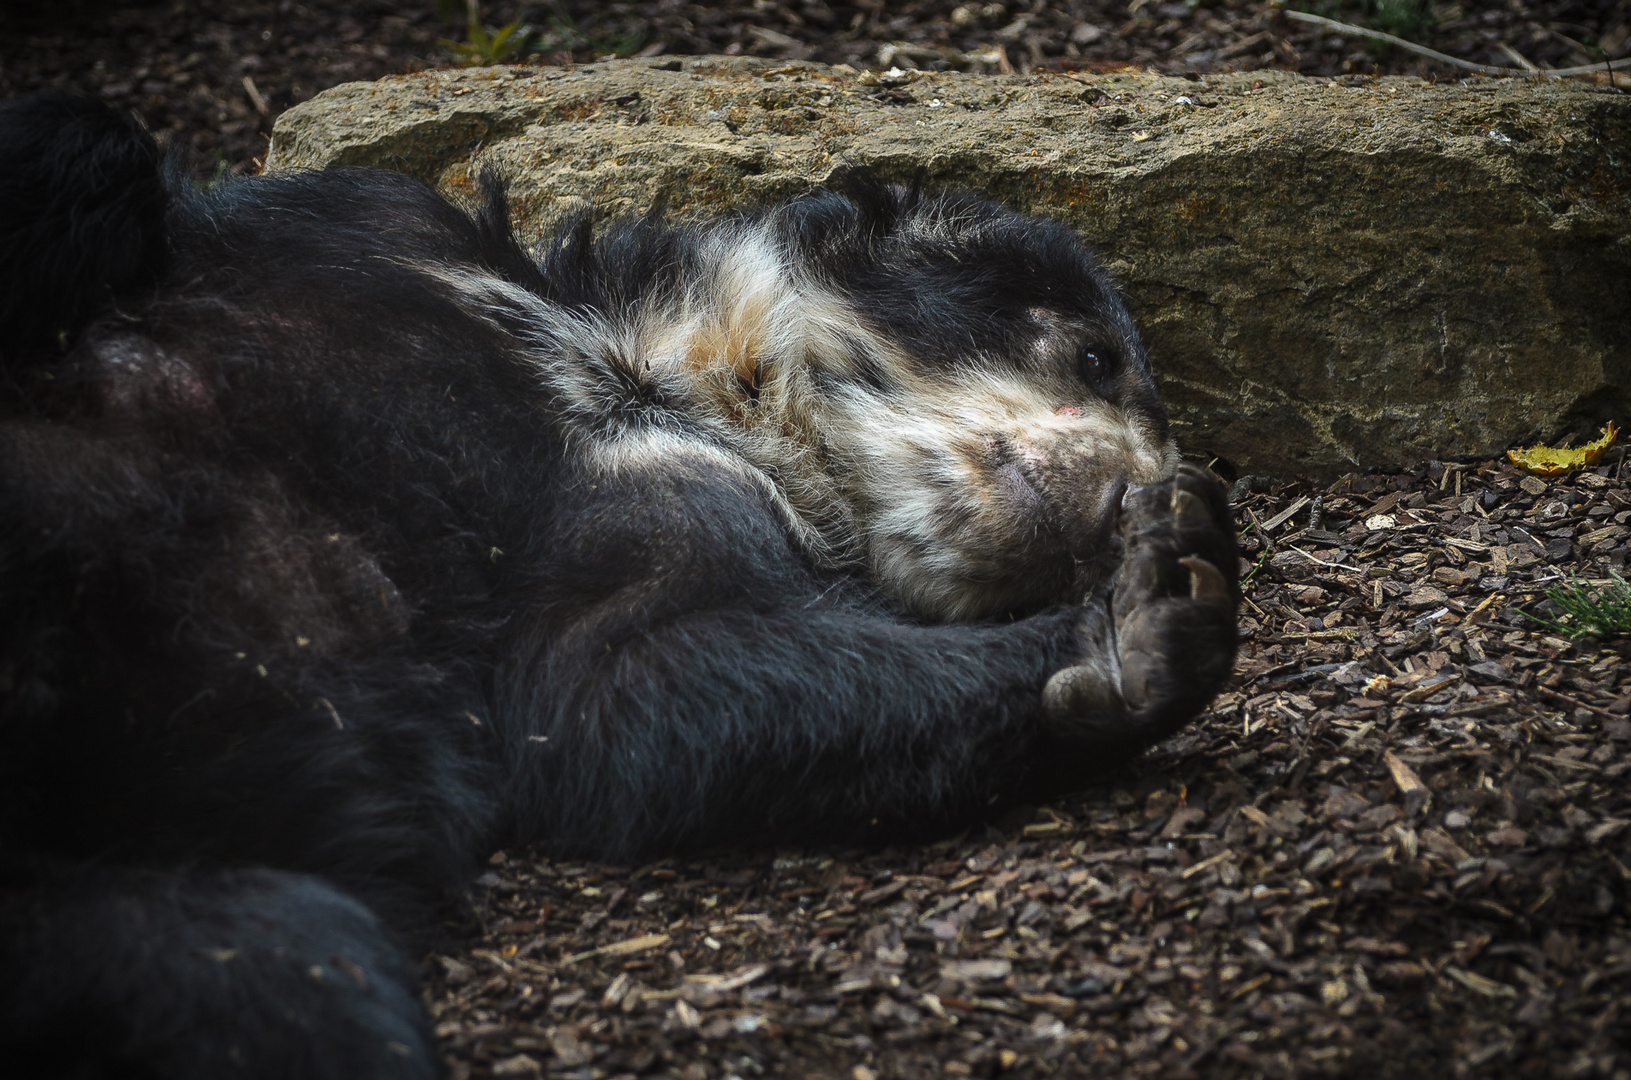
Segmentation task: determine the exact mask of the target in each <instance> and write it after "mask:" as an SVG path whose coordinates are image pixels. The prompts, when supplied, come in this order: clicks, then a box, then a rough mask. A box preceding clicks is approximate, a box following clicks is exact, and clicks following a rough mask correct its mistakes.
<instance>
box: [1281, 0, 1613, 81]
mask: <svg viewBox="0 0 1631 1080" xmlns="http://www.w3.org/2000/svg"><path fill="white" fill-rule="evenodd" d="M1280 14H1282V15H1284V16H1285V17H1286V18H1288V19H1291V20H1292V21H1294V22H1301V23H1309V24H1311V25H1313V26H1318V27H1321V28H1322V29H1325V30H1330V31H1332V32H1333V33H1337V34H1346V35H1348V36H1349V37H1362V38H1371V39H1373V40H1376V41H1385V42H1387V43H1388V44H1389V45H1396V46H1398V47H1399V48H1401V49H1403V50H1405V51H1406V52H1413V53H1415V54H1416V55H1417V56H1425V57H1427V58H1428V59H1429V60H1437V61H1438V62H1439V63H1441V64H1449V65H1450V66H1451V67H1457V68H1461V69H1462V70H1463V71H1476V72H1478V73H1479V74H1480V75H1520V76H1536V77H1545V78H1549V79H1560V78H1564V77H1567V76H1570V75H1595V74H1597V73H1598V72H1600V71H1602V70H1603V65H1602V64H1582V65H1581V66H1579V67H1566V68H1549V69H1545V70H1539V71H1525V70H1524V69H1523V68H1509V67H1495V66H1493V65H1490V64H1475V63H1473V62H1472V61H1470V60H1460V59H1457V58H1456V57H1454V56H1448V55H1446V54H1444V53H1441V52H1439V51H1438V50H1436V49H1429V48H1428V47H1427V46H1425V45H1417V44H1416V43H1415V42H1413V41H1406V40H1405V39H1404V38H1402V37H1394V36H1393V35H1392V34H1384V33H1383V32H1382V31H1380V30H1371V29H1369V28H1368V27H1364V26H1355V25H1353V24H1352V23H1345V22H1337V21H1336V20H1335V19H1327V18H1326V17H1325V16H1323V15H1310V14H1309V13H1308V12H1306V11H1281V12H1280ZM1611 77H1612V76H1611Z"/></svg>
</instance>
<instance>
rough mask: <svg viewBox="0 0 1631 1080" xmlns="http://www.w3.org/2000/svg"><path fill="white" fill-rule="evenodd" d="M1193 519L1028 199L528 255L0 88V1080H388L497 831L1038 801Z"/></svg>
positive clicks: (1213, 507) (1229, 592) (1199, 701)
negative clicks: (427, 979) (177, 157)
mask: <svg viewBox="0 0 1631 1080" xmlns="http://www.w3.org/2000/svg"><path fill="white" fill-rule="evenodd" d="M1236 566H1237V554H1236V548H1235V543H1234V534H1233V530H1232V527H1231V523H1230V515H1229V510H1228V507H1227V504H1226V500H1225V497H1224V495H1223V493H1222V490H1221V489H1220V487H1219V485H1218V484H1217V482H1216V481H1215V480H1214V479H1213V478H1212V477H1210V475H1209V474H1206V473H1205V472H1204V471H1202V470H1200V469H1197V468H1195V467H1193V466H1190V465H1186V464H1183V463H1181V462H1180V460H1179V458H1178V455H1177V453H1176V451H1175V449H1174V446H1173V443H1172V440H1171V437H1170V435H1169V432H1168V428H1167V423H1166V419H1165V416H1164V413H1163V411H1162V407H1161V405H1160V403H1159V401H1158V400H1157V397H1156V393H1155V388H1154V383H1153V381H1152V379H1151V376H1150V370H1149V364H1148V361H1147V358H1146V354H1145V351H1144V348H1143V346H1142V345H1141V344H1140V342H1139V337H1138V334H1137V331H1136V330H1135V328H1134V325H1133V323H1132V321H1131V319H1130V318H1129V316H1128V313H1127V310H1126V308H1125V306H1124V305H1123V303H1122V300H1121V299H1120V298H1119V296H1118V294H1117V292H1116V290H1115V288H1114V286H1113V285H1112V283H1111V281H1110V280H1109V278H1108V277H1107V275H1106V274H1105V272H1104V270H1102V269H1101V268H1100V267H1099V266H1098V265H1097V263H1096V262H1095V261H1094V260H1093V258H1092V257H1091V256H1090V255H1089V253H1088V252H1087V251H1086V250H1085V249H1084V247H1083V246H1082V245H1081V244H1080V243H1079V242H1078V241H1077V240H1076V238H1075V237H1074V236H1072V235H1071V233H1070V232H1069V231H1067V230H1066V229H1065V228H1063V227H1062V226H1060V225H1058V224H1054V223H1051V222H1049V221H1046V220H1042V219H1039V218H1036V217H1030V216H1025V215H1022V214H1018V213H1015V212H1012V211H1010V210H1007V209H1004V208H1002V207H999V206H996V205H993V204H992V203H990V202H986V201H982V200H980V199H978V198H975V197H971V196H968V195H960V194H943V195H931V194H924V193H922V192H921V191H918V190H912V189H906V188H901V187H895V186H890V185H887V184H884V183H882V182H879V181H876V180H870V179H868V178H866V177H864V176H859V177H855V178H852V179H851V181H849V182H848V183H847V184H845V185H841V189H829V190H820V191H816V192H813V193H811V194H809V195H807V196H805V197H802V198H798V199H795V200H793V201H791V202H787V203H784V204H781V205H776V206H771V207H768V208H764V209H759V210H755V211H752V212H747V213H741V214H737V215H734V216H729V217H724V218H721V219H718V220H712V221H706V222H699V223H689V224H674V223H669V222H667V221H665V220H663V219H662V216H661V215H660V214H651V215H647V216H646V217H645V218H643V219H639V220H633V221H629V222H625V223H622V224H614V225H612V226H609V227H606V228H603V229H598V230H597V229H595V228H592V227H591V223H590V221H589V219H588V218H586V217H585V218H579V219H577V220H575V221H570V222H567V223H566V224H564V225H563V226H561V227H560V228H559V229H558V230H557V231H555V232H554V233H553V235H552V236H551V237H550V238H549V239H547V240H546V241H545V242H544V243H543V245H542V246H541V247H540V248H539V249H537V250H536V251H533V252H530V253H529V252H527V251H524V250H523V248H522V247H521V246H520V245H519V244H518V242H517V240H516V239H515V237H514V236H513V234H512V231H511V227H510V224H509V221H508V216H507V211H506V206H505V201H504V197H503V194H502V191H501V189H500V187H499V186H498V185H497V184H496V183H491V182H489V183H487V184H486V185H485V195H484V196H483V199H482V202H481V205H480V207H479V208H478V209H476V210H474V211H466V210H464V209H460V208H458V207H455V206H453V205H451V204H449V203H448V202H446V201H444V200H443V199H442V198H440V197H439V196H437V195H436V194H435V193H433V192H432V191H430V190H429V189H427V188H426V187H424V186H423V185H422V184H420V183H418V182H416V181H414V180H411V179H408V178H405V177H403V176H400V175H395V174H392V173H388V172H377V171H346V170H341V171H334V172H321V173H315V172H314V173H292V174H287V175H281V176H269V177H260V178H254V179H247V180H243V181H238V182H229V183H225V184H222V185H219V186H217V187H214V188H211V189H210V190H208V191H198V190H195V189H194V188H193V187H192V186H191V185H190V184H189V183H187V182H186V181H185V179H184V178H182V177H181V176H180V174H179V172H178V171H176V170H173V169H168V168H167V167H166V165H165V164H164V161H163V159H162V155H161V154H160V153H159V151H158V149H157V148H156V146H155V144H154V142H153V141H152V140H151V139H150V138H149V137H148V136H147V135H146V134H144V133H143V132H142V131H140V130H139V129H138V128H136V127H134V126H132V125H131V124H129V123H127V122H126V121H125V120H124V119H123V118H122V117H120V116H118V115H116V114H114V113H113V112H111V111H110V110H108V109H107V108H105V107H104V106H101V105H99V104H96V103H94V102H91V101H89V100H85V99H78V98H72V97H62V96H56V97H35V98H30V99H23V100H19V101H16V102H13V103H11V104H9V105H7V106H5V107H3V109H0V1072H4V1073H5V1074H6V1075H10V1076H22V1075H30V1076H47V1075H49V1076H72V1077H113V1076H118V1077H188V1078H191V1077H212V1078H219V1077H290V1076H301V1077H308V1078H328V1077H334V1078H342V1077H343V1078H346V1080H359V1078H368V1077H387V1076H390V1077H430V1076H436V1075H439V1074H440V1072H441V1066H440V1063H439V1057H438V1053H437V1050H436V1046H435V1042H434V1039H433V1037H432V1035H431V1033H430V1031H429V1029H428V1027H427V1023H426V1019H425V1015H424V1011H423V1009H422V1007H421V1005H420V1003H419V1001H418V999H417V985H416V973H415V971H414V964H413V963H412V960H411V958H412V956H413V952H412V949H413V948H414V947H415V943H416V941H421V940H422V939H421V938H418V937H416V934H417V933H418V932H419V931H420V930H421V929H422V928H423V927H424V926H425V925H426V924H427V920H428V919H429V918H430V916H431V914H432V913H433V912H435V911H436V910H437V908H438V905H439V904H442V903H443V902H444V901H445V900H446V898H447V897H449V896H454V895H457V894H458V892H459V890H460V888H461V887H462V885H463V883H464V882H466V881H467V880H468V875H469V874H470V872H471V870H472V867H474V866H475V865H477V864H479V862H480V860H481V857H482V856H483V855H484V854H485V853H486V852H488V851H490V850H491V849H492V848H493V847H494V846H496V845H498V844H500V843H504V844H531V845H536V846H537V847H538V848H539V849H541V850H543V851H546V852H549V853H552V854H555V855H572V856H589V857H596V858H601V859H608V860H623V859H632V858H636V857H640V856H643V855H646V854H650V853H654V852H663V851H671V850H676V849H680V848H687V847H689V848H695V847H697V846H699V845H714V844H727V843H729V844H753V843H761V842H769V841H775V842H817V841H823V840H831V839H835V838H840V839H848V840H864V839H867V838H871V837H883V836H898V835H902V833H903V832H904V831H907V830H909V829H911V828H913V827H921V825H922V824H923V823H932V824H934V825H936V826H938V827H946V826H947V825H949V824H950V823H953V822H956V821H958V820H960V819H963V820H966V819H968V818H969V817H970V815H975V814H978V813H980V812H981V811H982V810H984V809H986V808H987V807H989V806H990V805H991V804H992V803H993V802H994V801H997V800H1000V799H1002V798H1005V797H1018V796H1023V797H1026V798H1033V799H1034V798H1038V797H1043V796H1046V795H1047V794H1049V793H1051V792H1059V791H1062V790H1066V789H1068V787H1069V786H1070V785H1071V784H1073V783H1079V782H1081V781H1082V780H1083V779H1084V778H1085V777H1087V776H1088V775H1089V773H1090V772H1092V771H1094V770H1097V769H1102V768H1104V767H1105V766H1106V765H1107V764H1108V763H1112V762H1114V761H1116V760H1120V759H1124V758H1125V757H1126V756H1128V755H1129V754H1131V753H1133V752H1136V751H1137V750H1138V749H1139V748H1141V747H1143V746H1145V745H1147V744H1149V743H1151V742H1153V741H1154V740H1157V739H1160V738H1162V737H1164V736H1166V735H1167V734H1169V733H1171V732H1173V731H1174V730H1176V729H1177V728H1178V727H1179V726H1181V725H1182V724H1184V723H1185V722H1187V721H1188V720H1190V719H1191V718H1192V717H1194V716H1195V715H1196V714H1197V713H1198V712H1199V711H1200V710H1201V709H1202V708H1204V707H1205V705H1206V703H1207V702H1208V701H1209V700H1210V699H1211V697H1212V696H1213V694H1214V693H1215V691H1216V690H1217V688H1218V687H1219V685H1220V684H1221V683H1222V681H1223V680H1224V679H1225V677H1226V676H1227V674H1228V672H1229V670H1230V666H1231V663H1232V659H1233V656H1234V650H1235V609H1236V604H1237V601H1238V596H1239V589H1238V585H1237V583H1236Z"/></svg>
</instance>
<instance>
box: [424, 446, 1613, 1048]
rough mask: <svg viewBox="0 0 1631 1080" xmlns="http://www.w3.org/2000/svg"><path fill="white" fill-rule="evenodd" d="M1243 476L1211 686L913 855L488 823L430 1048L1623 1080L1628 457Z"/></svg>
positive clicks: (439, 960)
mask: <svg viewBox="0 0 1631 1080" xmlns="http://www.w3.org/2000/svg"><path fill="white" fill-rule="evenodd" d="M1619 454H1620V452H1619V451H1614V452H1611V455H1610V459H1609V462H1608V464H1607V465H1605V466H1603V467H1599V468H1597V469H1595V470H1594V471H1589V472H1583V473H1579V474H1576V475H1575V476H1573V477H1572V478H1570V479H1568V480H1566V481H1547V480H1542V479H1540V478H1537V477H1533V476H1529V475H1526V474H1523V473H1520V472H1518V471H1517V470H1515V469H1514V468H1512V467H1511V466H1510V465H1507V464H1505V463H1482V464H1451V465H1441V464H1438V463H1433V464H1430V465H1428V466H1426V467H1424V468H1422V469H1420V470H1417V471H1416V472H1414V473H1410V474H1405V475H1398V476H1350V477H1346V478H1344V479H1343V480H1342V481H1340V482H1338V483H1337V484H1335V485H1333V486H1330V487H1315V486H1310V485H1308V484H1306V483H1293V484H1269V483H1267V482H1265V481H1261V480H1255V479H1253V478H1245V479H1242V480H1241V481H1239V482H1238V483H1237V484H1236V494H1237V500H1238V501H1237V512H1238V514H1239V515H1240V518H1241V520H1242V523H1243V524H1244V526H1245V530H1244V541H1243V551H1244V554H1245V558H1244V559H1243V562H1242V566H1243V569H1244V570H1245V571H1246V572H1250V573H1251V578H1250V580H1249V582H1248V584H1247V593H1246V595H1247V598H1248V602H1247V605H1246V607H1245V608H1244V610H1243V615H1244V618H1243V620H1242V631H1243V637H1244V642H1243V648H1242V655H1241V659H1240V664H1239V668H1238V673H1237V675H1238V678H1237V680H1236V683H1235V684H1234V685H1233V686H1231V687H1230V688H1229V689H1228V690H1227V691H1226V692H1225V693H1224V694H1223V695H1222V696H1221V697H1220V698H1219V699H1218V701H1217V703H1216V705H1215V706H1214V708H1213V709H1212V710H1211V711H1210V712H1209V713H1208V714H1207V715H1206V716H1205V717H1204V718H1203V719H1202V720H1201V721H1199V722H1198V723H1196V724H1195V725H1194V726H1193V727H1192V728H1191V729H1189V730H1187V731H1186V732H1184V733H1182V734H1181V735H1179V736H1178V737H1176V738H1174V739H1173V740H1171V741H1169V742H1168V743H1166V744H1164V745H1163V746H1161V747H1158V748H1157V749H1156V750H1155V751H1153V752H1152V753H1151V754H1149V755H1148V756H1147V757H1146V758H1145V759H1144V760H1143V761H1141V762H1140V763H1139V764H1138V765H1137V766H1136V767H1135V768H1134V769H1131V770H1129V771H1128V773H1127V775H1125V776H1124V777H1123V778H1120V779H1119V780H1118V781H1117V782H1113V783H1107V784H1102V785H1100V786H1097V787H1094V788H1092V789H1089V790H1087V791H1085V792H1083V793H1081V794H1080V795H1077V796H1074V797H1070V798H1065V799H1062V800H1059V801H1056V802H1054V803H1052V804H1049V805H1046V806H1043V807H1040V808H1036V809H1027V810H1024V811H1021V812H1019V813H1018V814H1011V815H1009V816H1008V817H1007V818H1005V819H1003V820H1002V821H1001V822H999V823H996V824H993V825H988V826H982V827H981V828H980V829H978V830H974V831H971V832H969V833H965V834H964V835H961V836H959V837H956V838H954V839H950V840H947V841H945V842H942V843H939V844H935V845H931V846H927V847H894V848H886V849H882V850H813V851H783V852H775V853H741V854H724V855H719V856H716V857H709V858H698V859H693V860H685V861H664V862H660V863H657V864H654V865H650V866H639V867H627V866H602V865H593V864H584V863H570V864H568V863H560V862H551V861H548V860H545V859H540V858H537V857H535V856H533V855H529V854H526V853H520V852H514V853H510V854H508V855H506V854H504V853H500V854H498V855H495V856H494V857H493V861H492V865H491V867H490V869H489V872H487V873H486V874H484V875H483V876H482V878H481V879H480V881H479V882H478V887H477V890H476V896H475V897H474V905H475V910H476V914H477V920H478V921H479V923H480V927H481V929H480V931H479V933H477V934H476V935H475V936H474V937H473V938H469V939H467V940H466V941H465V942H464V943H463V944H462V946H461V947H460V948H458V949H456V950H453V951H446V952H443V953H440V954H438V955H434V956H432V957H430V958H429V959H428V960H427V961H426V971H427V976H428V978H429V980H430V985H431V991H430V995H431V1002H432V1008H433V1009H434V1012H435V1016H436V1018H437V1022H438V1025H439V1027H438V1030H439V1033H440V1034H441V1035H442V1037H443V1038H444V1039H445V1046H446V1050H447V1054H448V1058H449V1061H450V1063H451V1067H452V1069H453V1072H454V1075H455V1076H456V1077H461V1078H462V1077H467V1076H489V1075H491V1076H534V1075H551V1076H557V1075H570V1076H579V1077H586V1078H595V1077H623V1076H665V1077H666V1076H674V1077H681V1078H684V1080H702V1078H705V1077H712V1078H721V1077H732V1076H735V1077H740V1078H752V1077H757V1076H793V1077H831V1078H847V1080H869V1078H874V1077H929V1076H937V1077H945V1076H988V1077H989V1076H998V1075H1001V1076H1014V1077H1029V1076H1047V1075H1057V1076H1070V1077H1077V1076H1086V1077H1123V1076H1159V1077H1170V1078H1181V1077H1201V1076H1204V1077H1208V1078H1212V1077H1235V1076H1240V1077H1247V1076H1264V1077H1303V1076H1357V1075H1366V1076H1373V1077H1416V1076H1429V1075H1433V1076H1451V1075H1453V1076H1517V1075H1523V1076H1534V1077H1554V1076H1555V1077H1565V1076H1566V1077H1611V1078H1616V1080H1620V1078H1626V1077H1631V1051H1628V1050H1627V1041H1628V1040H1627V1034H1628V1032H1631V928H1628V926H1627V911H1628V908H1627V898H1628V896H1631V786H1628V784H1627V775H1626V774H1627V772H1628V770H1631V758H1628V756H1627V755H1628V750H1631V720H1628V719H1627V715H1626V714H1627V712H1628V711H1631V665H1628V663H1627V659H1626V658H1627V656H1631V647H1628V645H1627V643H1626V642H1624V641H1616V640H1610V641H1606V642H1600V643H1599V642H1594V641H1590V640H1579V641H1571V640H1568V639H1566V638H1564V637H1562V636H1559V635H1558V634H1557V633H1556V632H1555V631H1553V630H1549V629H1548V628H1547V627H1545V626H1543V625H1541V624H1539V623H1537V622H1534V621H1531V620H1530V619H1527V618H1525V617H1524V616H1522V615H1521V614H1519V608H1520V607H1523V608H1527V609H1528V610H1540V611H1541V612H1542V613H1544V612H1545V610H1546V608H1545V606H1544V603H1542V605H1541V607H1540V608H1538V609H1537V608H1536V603H1537V602H1538V601H1541V599H1542V597H1543V594H1544V592H1545V591H1546V590H1547V589H1548V588H1550V587H1552V586H1554V585H1555V584H1557V583H1559V582H1560V581H1565V580H1567V579H1568V578H1570V577H1571V576H1575V575H1578V577H1579V578H1580V579H1581V580H1588V581H1601V580H1604V579H1607V578H1608V575H1609V573H1610V572H1611V571H1619V570H1620V569H1621V568H1623V566H1624V563H1625V560H1626V555H1627V540H1628V539H1631V487H1628V486H1627V484H1626V483H1624V482H1622V481H1621V480H1620V479H1619V473H1620V471H1621V469H1622V467H1623V466H1622V461H1621V458H1620V456H1619Z"/></svg>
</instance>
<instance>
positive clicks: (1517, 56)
mask: <svg viewBox="0 0 1631 1080" xmlns="http://www.w3.org/2000/svg"><path fill="white" fill-rule="evenodd" d="M1495 47H1496V48H1497V49H1499V50H1500V51H1501V54H1502V55H1503V56H1505V57H1506V58H1507V59H1508V60H1510V61H1512V62H1513V63H1514V64H1517V65H1518V66H1519V67H1521V68H1523V70H1525V71H1527V72H1528V73H1529V74H1531V75H1539V74H1540V66H1539V65H1537V64H1532V63H1530V62H1529V60H1528V59H1527V58H1526V57H1525V56H1524V55H1523V53H1521V52H1519V51H1518V50H1517V49H1514V48H1513V47H1512V46H1510V45H1508V44H1507V43H1506V42H1504V41H1497V42H1496V43H1495Z"/></svg>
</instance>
